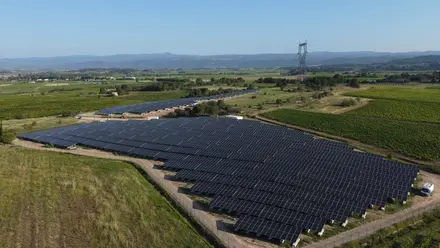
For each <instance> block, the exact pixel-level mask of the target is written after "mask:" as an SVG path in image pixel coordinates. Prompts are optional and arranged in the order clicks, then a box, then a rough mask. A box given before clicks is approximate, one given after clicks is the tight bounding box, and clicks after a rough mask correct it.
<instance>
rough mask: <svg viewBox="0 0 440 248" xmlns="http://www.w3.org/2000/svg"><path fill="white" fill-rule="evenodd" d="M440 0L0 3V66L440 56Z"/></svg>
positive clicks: (15, 0)
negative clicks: (343, 54) (127, 58)
mask: <svg viewBox="0 0 440 248" xmlns="http://www.w3.org/2000/svg"><path fill="white" fill-rule="evenodd" d="M439 9H440V1H439V0H419V1H416V0H380V1H379V0H307V1H298V0H221V1H219V0H215V1H214V0H124V1H122V0H120V1H119V0H118V1H116V0H106V1H104V0H0V10H1V11H0V34H2V35H1V36H0V58H5V57H37V56H44V57H46V56H61V55H85V54H87V55H109V54H124V53H160V52H171V53H178V54H199V55H205V54H231V53H233V54H251V53H289V52H295V51H296V45H297V43H298V41H300V40H304V39H307V40H308V42H309V50H310V51H390V52H402V51H424V50H440V32H439V31H438V29H439V24H440V16H439V13H440V12H439Z"/></svg>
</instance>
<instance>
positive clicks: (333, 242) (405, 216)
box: [305, 201, 440, 248]
mask: <svg viewBox="0 0 440 248" xmlns="http://www.w3.org/2000/svg"><path fill="white" fill-rule="evenodd" d="M435 209H440V202H438V201H437V202H435V203H432V204H428V205H426V206H421V207H418V208H415V209H411V208H409V209H404V210H402V211H399V212H397V213H395V214H392V215H389V216H385V217H383V218H382V219H378V220H376V221H372V222H369V223H366V224H364V225H361V226H359V227H356V228H354V229H351V230H347V231H345V232H342V233H340V234H338V235H336V236H333V237H329V238H327V239H325V240H322V241H318V242H316V243H312V244H309V245H307V246H305V248H333V247H339V246H341V245H344V244H347V243H350V242H352V241H356V240H361V239H364V238H367V237H369V236H371V235H373V234H375V233H376V232H378V231H379V230H382V229H384V228H387V227H391V226H392V225H395V224H398V223H401V222H404V221H407V220H411V219H413V218H416V217H420V216H423V215H424V214H425V213H427V212H429V211H433V210H435ZM360 246H362V244H360Z"/></svg>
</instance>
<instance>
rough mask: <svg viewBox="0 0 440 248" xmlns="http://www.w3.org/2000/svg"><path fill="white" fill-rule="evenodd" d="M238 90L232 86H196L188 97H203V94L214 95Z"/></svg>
mask: <svg viewBox="0 0 440 248" xmlns="http://www.w3.org/2000/svg"><path fill="white" fill-rule="evenodd" d="M234 91H236V90H234V89H231V88H226V89H223V88H219V89H217V90H209V89H208V88H196V89H191V90H190V91H189V93H188V95H187V96H186V97H203V96H214V95H220V94H227V93H231V92H234Z"/></svg>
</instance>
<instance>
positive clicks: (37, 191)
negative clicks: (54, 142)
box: [0, 146, 210, 248]
mask: <svg viewBox="0 0 440 248" xmlns="http://www.w3.org/2000/svg"><path fill="white" fill-rule="evenodd" d="M0 157H1V158H2V159H1V160H0V209H1V211H0V229H1V230H3V231H2V232H0V247H18V246H20V247H33V246H35V247H145V246H148V247H152V248H155V247H157V248H159V247H160V248H162V247H182V248H183V247H197V248H202V247H210V245H209V244H208V243H207V242H206V241H205V240H204V239H203V238H202V237H201V236H199V235H198V234H197V232H196V231H195V230H193V229H192V227H191V226H190V224H189V223H188V222H187V221H186V220H185V218H184V217H183V216H181V215H180V214H179V213H178V212H177V211H176V210H175V209H174V208H173V207H172V206H171V205H170V204H169V203H168V202H167V200H166V199H164V198H163V197H162V196H161V195H160V194H159V193H158V192H157V190H156V189H155V188H154V187H153V186H152V185H151V184H150V183H149V182H148V181H146V180H145V178H143V177H142V176H141V175H140V174H139V173H138V171H137V170H136V169H134V167H133V166H132V165H130V164H127V163H122V162H118V161H113V160H106V159H96V158H89V157H81V156H74V155H66V154H60V153H54V152H45V151H36V150H29V149H23V148H16V147H5V146H3V147H0Z"/></svg>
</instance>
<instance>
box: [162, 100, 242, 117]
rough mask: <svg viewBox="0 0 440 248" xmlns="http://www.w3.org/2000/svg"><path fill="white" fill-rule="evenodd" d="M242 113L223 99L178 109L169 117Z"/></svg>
mask: <svg viewBox="0 0 440 248" xmlns="http://www.w3.org/2000/svg"><path fill="white" fill-rule="evenodd" d="M235 113H240V109H238V108H235V107H231V106H228V105H226V104H225V102H224V101H223V100H218V101H209V102H204V103H199V104H197V105H195V106H194V107H192V108H189V107H188V108H185V109H176V110H175V111H174V112H171V113H169V114H168V115H167V117H170V118H173V117H197V116H218V115H227V114H235Z"/></svg>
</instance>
